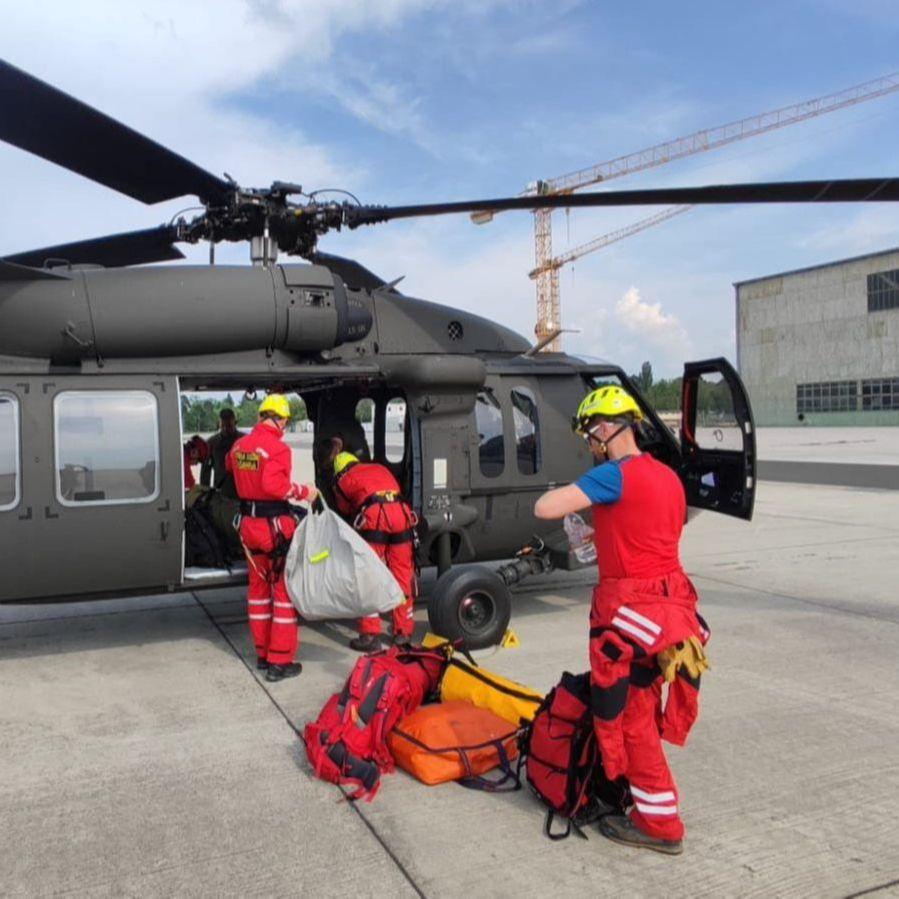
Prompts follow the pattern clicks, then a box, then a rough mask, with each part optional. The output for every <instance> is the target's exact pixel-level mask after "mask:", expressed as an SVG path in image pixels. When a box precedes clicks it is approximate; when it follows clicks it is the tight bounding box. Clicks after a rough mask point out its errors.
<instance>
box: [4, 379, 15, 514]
mask: <svg viewBox="0 0 899 899" xmlns="http://www.w3.org/2000/svg"><path fill="white" fill-rule="evenodd" d="M18 504H19V401H18V400H17V399H16V398H15V397H14V396H12V395H11V394H9V393H0V512H5V511H7V510H8V509H14V508H15V507H16V506H17V505H18Z"/></svg>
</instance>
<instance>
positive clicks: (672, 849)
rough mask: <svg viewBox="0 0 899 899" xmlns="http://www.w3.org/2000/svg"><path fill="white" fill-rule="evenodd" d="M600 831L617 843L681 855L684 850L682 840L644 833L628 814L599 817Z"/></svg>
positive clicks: (666, 853)
mask: <svg viewBox="0 0 899 899" xmlns="http://www.w3.org/2000/svg"><path fill="white" fill-rule="evenodd" d="M599 832H600V833H601V834H602V835H603V836H604V837H608V838H609V839H610V840H612V841H613V842H615V843H621V844H622V845H623V846H633V847H634V849H652V850H653V851H654V852H664V853H665V855H680V854H681V853H682V852H683V851H684V844H683V841H682V840H662V839H659V837H651V836H650V835H649V834H647V833H643V831H642V830H640V828H638V827H637V826H636V824H634V822H633V821H631V819H630V818H628V817H627V815H608V816H607V817H605V818H600V819H599Z"/></svg>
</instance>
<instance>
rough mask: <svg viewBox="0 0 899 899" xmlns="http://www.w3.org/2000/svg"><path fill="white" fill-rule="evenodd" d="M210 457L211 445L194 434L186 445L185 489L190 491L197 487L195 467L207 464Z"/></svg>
mask: <svg viewBox="0 0 899 899" xmlns="http://www.w3.org/2000/svg"><path fill="white" fill-rule="evenodd" d="M208 456H209V444H207V443H206V441H205V440H204V439H203V438H202V437H201V436H200V435H199V434H194V436H193V437H191V438H190V440H188V441H187V443H185V444H184V489H185V490H190V489H192V488H193V487H196V485H197V479H196V478H195V477H194V472H193V466H194V465H196V464H198V463H202V462H205V461H206V459H207V458H208Z"/></svg>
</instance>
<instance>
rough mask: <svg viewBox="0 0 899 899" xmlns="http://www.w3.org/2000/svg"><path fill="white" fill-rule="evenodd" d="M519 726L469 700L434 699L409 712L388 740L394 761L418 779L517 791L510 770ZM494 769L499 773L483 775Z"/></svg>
mask: <svg viewBox="0 0 899 899" xmlns="http://www.w3.org/2000/svg"><path fill="white" fill-rule="evenodd" d="M518 736H519V728H517V727H513V726H511V725H510V724H509V722H508V721H505V720H503V719H502V718H500V717H499V716H498V715H495V714H494V713H493V712H491V711H489V710H487V709H480V708H478V707H477V706H474V705H472V704H471V703H469V702H438V703H434V704H432V705H425V706H421V707H420V708H418V709H417V710H416V711H414V712H413V713H412V714H411V715H407V716H406V717H405V718H404V719H403V720H402V722H400V724H398V725H397V726H396V727H395V728H394V729H393V730H392V731H391V732H390V735H389V736H388V738H387V745H388V747H389V749H390V752H391V754H392V755H393V758H394V761H395V762H396V764H397V765H398V766H399V767H400V768H402V769H403V770H404V771H408V772H409V774H411V775H412V776H413V777H416V778H418V780H420V781H422V783H426V784H439V783H446V782H447V781H450V780H457V781H459V782H460V783H461V784H462V785H463V786H466V787H472V788H474V789H481V790H488V791H491V792H497V791H504V790H517V789H520V787H521V782H520V780H519V778H518V775H517V773H516V772H515V771H513V770H512V760H513V759H515V758H517V757H518ZM494 768H499V769H500V770H501V777H500V778H498V779H497V780H489V779H487V778H484V777H481V776H480V775H482V774H484V773H485V772H486V771H491V770H493V769H494Z"/></svg>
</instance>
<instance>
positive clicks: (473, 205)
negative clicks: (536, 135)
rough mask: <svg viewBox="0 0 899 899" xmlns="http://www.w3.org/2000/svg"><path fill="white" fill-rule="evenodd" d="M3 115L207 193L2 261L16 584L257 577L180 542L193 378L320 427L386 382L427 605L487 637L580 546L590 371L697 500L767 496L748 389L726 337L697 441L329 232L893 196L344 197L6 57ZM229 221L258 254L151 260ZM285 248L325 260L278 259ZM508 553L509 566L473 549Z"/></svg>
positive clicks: (6, 584)
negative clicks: (573, 503)
mask: <svg viewBox="0 0 899 899" xmlns="http://www.w3.org/2000/svg"><path fill="white" fill-rule="evenodd" d="M0 139H2V140H4V141H6V142H8V143H10V144H12V145H14V146H16V147H19V148H20V149H22V150H25V151H28V152H30V153H34V154H36V155H38V156H41V157H43V158H44V159H47V160H49V161H51V162H54V163H56V164H58V165H61V166H64V167H65V168H67V169H70V170H71V171H73V172H76V173H78V174H80V175H83V176H85V177H87V178H90V179H92V180H94V181H96V182H98V183H100V184H104V185H106V186H107V187H110V188H113V189H114V190H117V191H120V192H121V193H123V194H126V195H127V196H129V197H133V198H134V199H136V200H140V201H141V202H143V203H147V204H152V203H158V202H160V201H163V200H168V199H172V198H175V197H180V196H184V195H192V196H196V197H198V198H199V201H200V203H201V204H202V208H203V211H202V213H201V214H199V215H197V216H196V217H195V218H193V219H190V220H188V219H184V218H179V219H178V220H177V221H174V222H172V223H170V224H167V225H163V226H161V227H159V228H154V229H148V230H142V231H134V232H130V233H124V234H116V235H112V236H108V237H101V238H98V239H94V240H86V241H82V242H79V243H70V244H65V245H59V246H53V247H44V248H42V249H37V250H31V251H28V252H23V253H16V254H12V255H7V256H5V257H3V258H2V259H0V571H2V572H3V577H2V578H0V601H4V602H14V601H31V602H33V601H37V600H44V599H53V600H61V599H69V598H71V599H74V598H87V597H98V596H104V595H107V596H108V595H116V596H121V595H124V594H141V593H154V592H161V591H176V590H182V589H200V588H203V587H209V586H219V587H220V586H222V585H223V584H229V583H239V582H240V581H241V580H242V579H243V578H244V577H245V570H244V569H242V567H241V565H240V564H239V563H236V562H235V563H234V564H232V565H231V566H230V567H225V568H207V569H198V568H197V567H196V566H185V554H184V543H185V491H184V483H183V469H182V464H183V460H182V440H183V437H182V405H181V397H182V394H183V393H184V392H190V391H219V392H224V391H234V390H238V391H248V392H251V395H252V392H253V391H259V392H260V394H261V393H262V392H265V391H268V390H275V389H276V390H278V391H282V392H292V393H296V394H298V395H299V396H301V397H302V399H303V400H304V402H305V404H306V407H307V410H308V413H309V417H310V420H311V421H312V422H313V423H314V427H315V435H316V437H319V436H327V435H329V434H333V433H336V432H338V431H340V430H341V429H342V428H345V427H347V426H348V422H347V418H348V417H349V418H350V419H352V418H353V416H354V410H355V407H356V403H357V401H358V400H359V399H360V398H367V399H369V400H371V401H372V402H373V404H374V415H373V432H372V441H371V443H372V446H371V447H370V454H371V457H372V458H373V459H375V460H377V461H379V462H383V463H385V464H387V465H388V466H389V467H390V468H391V469H392V470H393V471H394V472H395V473H396V475H397V476H398V478H399V480H400V482H401V483H402V485H403V488H404V491H405V493H406V495H407V497H408V498H409V499H410V501H411V503H412V505H413V506H414V508H415V509H416V511H417V513H418V515H419V518H420V538H421V539H420V545H419V548H418V554H419V555H418V559H419V562H420V564H421V565H423V566H427V565H436V566H437V570H438V574H439V577H438V580H437V582H436V585H435V587H434V589H433V590H432V591H431V595H430V599H429V609H428V611H429V618H430V621H431V625H432V627H434V628H435V629H436V630H437V631H438V632H440V633H443V634H445V635H447V636H460V637H464V638H465V639H466V640H467V641H468V644H469V645H470V646H472V647H478V646H486V645H489V644H492V643H494V642H495V641H497V640H498V639H499V638H500V637H501V636H502V634H503V633H504V631H505V629H506V626H507V624H508V622H509V617H510V613H511V596H510V591H509V587H510V586H511V585H512V584H514V583H516V582H519V581H521V580H522V579H523V578H525V577H529V576H532V575H535V574H540V573H543V572H547V571H549V570H551V569H553V568H556V567H562V568H571V567H576V566H577V565H579V564H580V563H578V562H577V560H576V558H575V556H574V555H573V554H571V553H570V552H569V547H568V543H567V541H566V539H565V535H564V532H563V531H562V529H561V528H560V527H559V526H558V524H556V523H548V522H541V521H538V520H537V519H535V518H534V516H533V513H532V510H533V505H534V501H535V499H536V498H537V497H538V496H539V495H540V494H541V493H542V492H543V491H544V490H546V489H547V488H549V487H553V486H555V485H559V484H563V483H567V482H569V481H571V480H573V479H574V478H576V477H577V476H578V475H579V474H580V473H582V472H583V471H584V470H585V469H586V468H587V467H588V466H589V464H590V457H589V454H588V452H587V449H586V447H585V446H584V444H583V443H582V441H581V440H580V439H579V438H577V437H576V436H575V435H574V434H573V433H572V430H571V426H570V417H571V414H572V412H573V410H575V409H576V408H577V405H578V402H579V400H580V399H581V398H582V397H583V395H584V393H585V392H586V391H587V390H588V389H590V387H592V386H594V385H596V384H598V383H604V382H609V383H618V384H621V385H623V386H624V387H625V388H626V389H627V390H629V391H630V392H631V393H632V394H633V395H634V396H635V398H636V399H637V402H638V403H639V404H640V406H641V407H642V409H643V412H644V415H645V421H644V423H643V426H642V430H641V433H640V437H639V439H640V443H641V447H642V448H643V450H644V451H647V452H650V453H652V454H653V455H655V456H656V457H658V458H659V459H661V460H662V461H663V462H665V463H666V464H668V465H670V466H671V467H672V468H673V469H674V470H675V471H676V472H677V473H678V474H679V475H680V477H681V478H682V480H683V483H684V486H685V488H686V493H687V497H688V502H689V505H690V506H691V507H693V508H698V509H709V510H713V511H716V512H722V513H725V514H728V515H734V516H737V517H741V518H745V519H749V518H750V517H751V515H752V508H753V500H754V494H755V433H754V428H753V422H752V413H751V410H750V405H749V401H748V399H747V396H746V392H745V390H744V388H743V385H742V384H741V382H740V379H739V376H738V375H737V373H736V372H735V371H734V369H733V368H732V367H731V366H730V365H729V364H728V363H727V362H726V361H725V360H724V359H712V360H707V361H704V362H696V363H691V364H688V365H686V366H685V369H684V379H683V398H682V399H683V403H682V409H683V412H682V422H681V428H680V439H679V441H678V440H676V439H675V437H674V436H673V435H672V432H671V431H670V430H669V428H668V427H667V426H666V425H665V424H663V423H662V421H661V420H660V419H659V417H658V416H657V415H656V413H655V411H654V410H653V409H652V408H651V407H650V406H649V404H648V403H647V402H646V400H645V398H643V397H642V396H641V394H640V391H639V390H638V389H637V387H636V385H635V384H634V383H633V382H632V381H631V379H629V378H628V376H627V375H626V374H625V372H624V371H623V370H622V369H621V368H619V367H617V366H615V365H612V364H599V363H593V362H587V361H584V360H582V359H580V358H577V357H574V356H571V355H566V354H564V353H552V352H545V351H543V350H544V347H542V346H540V345H539V344H538V345H536V346H532V345H531V343H530V342H529V341H528V340H525V339H524V338H523V337H521V336H519V335H518V334H516V333H514V332H512V331H511V330H509V329H508V328H505V327H503V326H502V325H499V324H496V323H494V322H491V321H489V320H487V319H485V318H482V317H480V316H477V315H473V314H471V313H469V312H465V311H462V310H459V309H453V308H450V307H448V306H442V305H437V304H435V303H430V302H426V301H424V300H420V299H414V298H412V297H408V296H405V295H403V294H402V293H401V292H400V291H399V290H398V289H397V286H396V284H387V283H384V282H383V281H382V279H380V278H378V277H377V276H376V275H375V274H373V273H372V272H371V271H369V270H368V269H366V268H364V267H363V266H362V265H360V264H358V263H357V262H354V261H352V260H349V259H345V258H342V257H339V256H332V255H326V254H324V253H321V252H318V251H317V249H316V241H317V239H318V237H320V236H321V235H323V234H325V233H327V232H329V231H334V230H337V231H339V230H340V229H341V228H357V227H359V226H361V225H368V224H374V223H377V222H387V221H391V220H394V219H401V218H409V217H414V216H431V215H443V214H447V213H461V212H487V211H490V212H499V211H503V210H513V209H524V210H530V209H534V208H537V207H540V208H551V207H577V206H620V205H659V204H663V203H664V204H667V203H693V204H698V203H746V202H751V203H766V202H791V203H792V202H823V201H828V202H830V201H836V202H852V201H862V200H891V201H895V200H897V199H899V187H897V184H896V182H894V181H892V180H884V179H879V180H874V179H869V180H851V181H829V182H790V183H765V184H743V185H730V186H712V187H698V188H675V189H657V190H636V191H609V192H596V193H585V194H578V195H570V196H551V197H510V198H504V199H493V200H475V201H471V202H453V203H436V204H426V205H415V206H372V205H364V204H362V203H358V202H339V203H338V202H334V201H324V200H323V199H320V197H319V196H318V195H316V193H314V192H312V193H308V194H307V193H304V192H303V190H302V189H301V187H300V186H299V185H296V184H291V183H284V182H279V181H276V182H275V183H274V184H272V186H271V187H269V188H265V189H255V188H249V189H248V188H244V187H241V186H240V185H238V184H237V183H236V182H235V181H233V180H231V179H230V178H228V177H227V176H226V177H225V178H219V177H216V176H215V175H212V174H210V173H209V172H207V171H205V170H203V169H202V168H200V167H198V166H197V165H195V164H193V163H192V162H190V161H189V160H187V159H185V158H183V157H182V156H179V155H177V154H176V153H174V152H172V151H171V150H168V149H167V148H165V147H163V146H160V145H159V144H157V143H154V142H153V141H151V140H149V139H148V138H146V137H144V136H143V135H141V134H138V133H137V132H135V131H133V130H131V129H130V128H128V127H126V126H124V125H122V124H121V123H119V122H117V121H115V120H114V119H111V118H109V117H108V116H106V115H104V114H102V113H100V112H98V111H97V110H95V109H93V108H91V107H89V106H87V105H85V104H84V103H81V102H80V101H78V100H76V99H74V98H72V97H70V96H68V95H67V94H64V93H62V92H61V91H59V90H57V89H56V88H54V87H51V86H50V85H48V84H46V83H44V82H42V81H39V80H38V79H36V78H34V77H33V76H31V75H29V74H27V73H25V72H23V71H21V70H19V69H16V68H14V67H13V66H11V65H9V64H7V63H5V62H3V61H0ZM224 240H227V241H249V242H250V243H251V248H252V256H253V260H254V262H255V263H256V264H255V265H253V266H217V265H209V266H150V265H146V264H147V263H159V262H165V261H168V260H174V259H179V258H183V254H182V253H181V252H180V251H179V250H178V249H177V246H176V245H177V244H178V243H198V242H200V241H208V242H209V244H210V247H211V250H210V255H211V256H212V253H213V249H212V248H214V247H215V244H216V243H217V242H220V241H224ZM278 250H280V251H281V252H282V253H283V254H285V255H288V256H300V257H304V258H305V259H306V260H308V263H304V264H289V265H284V264H278V263H277V261H276V257H277V251H278ZM212 261H213V259H210V262H212ZM135 266H141V267H135ZM715 380H717V381H718V387H717V388H716V389H720V388H721V387H722V386H724V388H725V389H726V391H727V393H728V395H729V414H730V419H729V423H730V424H731V426H732V427H730V428H728V429H727V432H728V435H729V440H728V441H726V442H724V443H722V442H720V436H721V429H715V428H709V427H705V425H707V424H708V422H704V421H701V420H698V418H697V413H698V409H699V406H700V403H701V396H702V391H703V390H704V389H705V385H706V384H707V383H710V382H711V381H715ZM395 400H402V401H404V403H405V424H404V427H403V437H402V443H403V445H402V447H401V448H400V450H399V452H396V451H395V452H393V453H389V452H388V445H387V444H388V437H387V434H386V430H387V424H386V423H387V418H388V416H387V407H388V404H390V403H391V402H392V401H395ZM393 408H396V406H394V407H393ZM712 424H714V422H712ZM709 433H712V434H716V435H717V437H718V441H717V442H716V439H715V438H714V437H709V436H708V435H709ZM321 475H322V473H321V472H320V471H318V472H317V476H318V477H319V480H322V477H321ZM507 559H513V561H511V562H507V563H506V564H505V565H503V566H501V567H500V568H499V569H498V570H497V568H496V567H495V566H490V567H488V566H486V565H470V564H468V563H483V562H488V561H495V560H507ZM463 563H464V564H463Z"/></svg>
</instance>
